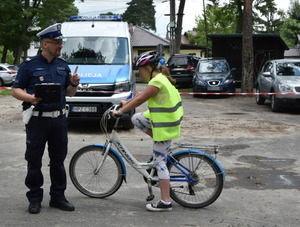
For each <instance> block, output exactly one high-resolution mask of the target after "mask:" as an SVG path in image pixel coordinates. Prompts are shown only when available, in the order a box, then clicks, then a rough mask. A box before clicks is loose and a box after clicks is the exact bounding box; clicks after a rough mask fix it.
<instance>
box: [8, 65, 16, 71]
mask: <svg viewBox="0 0 300 227" xmlns="http://www.w3.org/2000/svg"><path fill="white" fill-rule="evenodd" d="M7 68H8V69H9V70H13V71H18V69H19V67H18V66H16V65H10V66H8V67H7Z"/></svg>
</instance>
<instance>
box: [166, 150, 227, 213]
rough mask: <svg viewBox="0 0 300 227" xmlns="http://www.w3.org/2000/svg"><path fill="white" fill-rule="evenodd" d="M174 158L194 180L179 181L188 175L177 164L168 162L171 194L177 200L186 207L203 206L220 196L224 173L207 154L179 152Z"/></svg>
mask: <svg viewBox="0 0 300 227" xmlns="http://www.w3.org/2000/svg"><path fill="white" fill-rule="evenodd" d="M174 159H176V161H177V162H176V164H177V165H178V166H181V167H180V168H182V169H183V170H184V172H186V173H187V174H188V175H189V176H190V178H191V179H192V180H193V182H186V181H179V180H180V179H181V180H184V179H188V177H186V176H185V175H184V174H183V173H182V172H181V171H180V170H179V169H178V168H177V167H176V166H174V165H173V164H171V163H170V162H169V163H168V169H169V172H170V178H171V182H170V187H171V189H170V196H171V198H172V199H173V200H174V201H175V202H177V203H179V204H180V205H182V206H185V207H190V208H203V207H206V206H208V205H210V204H212V203H213V202H214V201H215V200H216V199H217V198H218V197H219V196H220V194H221V192H222V189H223V175H222V171H221V169H220V168H219V167H218V165H217V164H216V163H215V162H214V161H213V160H211V159H210V158H208V157H207V156H205V155H202V154H199V153H191V152H187V153H181V154H178V155H176V156H174ZM187 170H189V171H187ZM172 178H173V179H172Z"/></svg>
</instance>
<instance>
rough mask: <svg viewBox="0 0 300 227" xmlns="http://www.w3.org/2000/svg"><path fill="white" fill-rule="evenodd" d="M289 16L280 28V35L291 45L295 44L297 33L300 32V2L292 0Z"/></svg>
mask: <svg viewBox="0 0 300 227" xmlns="http://www.w3.org/2000/svg"><path fill="white" fill-rule="evenodd" d="M288 16H289V18H287V19H286V20H285V21H284V23H283V24H282V26H281V28H280V36H281V37H282V38H283V40H284V41H285V43H286V44H287V45H288V46H289V47H293V46H294V44H295V40H296V36H297V34H300V3H299V0H292V1H291V5H290V8H289V10H288Z"/></svg>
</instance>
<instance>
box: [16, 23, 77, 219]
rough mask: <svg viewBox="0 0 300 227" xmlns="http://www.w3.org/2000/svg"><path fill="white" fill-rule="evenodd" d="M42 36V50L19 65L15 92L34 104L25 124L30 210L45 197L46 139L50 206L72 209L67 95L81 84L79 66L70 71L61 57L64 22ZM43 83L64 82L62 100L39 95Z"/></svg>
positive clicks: (27, 104)
mask: <svg viewBox="0 0 300 227" xmlns="http://www.w3.org/2000/svg"><path fill="white" fill-rule="evenodd" d="M37 36H38V37H40V39H41V48H42V51H41V53H39V54H38V55H37V56H35V57H33V58H31V59H26V60H25V61H24V62H23V63H22V64H21V65H20V68H19V71H18V74H17V77H16V80H15V83H14V85H13V89H12V95H13V97H15V98H16V99H19V100H21V101H23V109H26V108H28V107H30V106H31V105H34V109H33V113H32V117H31V119H30V120H29V122H28V123H27V124H26V153H25V159H26V160H27V162H28V167H27V176H26V179H25V185H26V186H27V187H28V188H29V191H28V192H27V193H26V196H27V198H28V200H29V203H30V204H29V206H28V211H29V213H32V214H37V213H39V212H40V210H41V202H42V199H43V188H42V185H43V182H44V180H43V174H42V171H41V167H42V157H43V154H44V149H45V145H46V143H48V153H49V158H50V179H51V187H50V197H51V199H50V204H49V205H50V207H54V208H58V209H61V210H66V211H73V210H74V209H75V208H74V206H73V205H72V204H71V203H69V202H68V201H67V199H66V197H65V195H64V191H65V189H66V171H65V167H64V160H65V158H66V155H67V143H68V136H67V118H66V111H67V110H66V99H65V96H66V95H67V96H73V95H74V94H75V93H76V91H77V85H78V84H79V80H80V78H79V75H78V74H77V68H76V70H75V72H74V74H71V71H70V68H69V67H68V65H67V63H66V62H65V61H64V60H63V59H61V58H59V56H60V55H61V49H62V45H63V43H62V38H63V37H62V34H61V24H54V25H52V26H50V27H48V28H46V29H44V30H43V31H41V32H39V33H38V34H37ZM41 83H55V84H60V85H61V101H60V102H55V103H48V102H43V99H42V98H40V97H36V96H35V94H34V86H35V85H36V84H41Z"/></svg>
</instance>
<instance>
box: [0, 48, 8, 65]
mask: <svg viewBox="0 0 300 227" xmlns="http://www.w3.org/2000/svg"><path fill="white" fill-rule="evenodd" d="M7 50H8V48H7V46H6V45H5V46H3V52H2V58H1V62H2V63H5V62H6V57H7Z"/></svg>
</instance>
